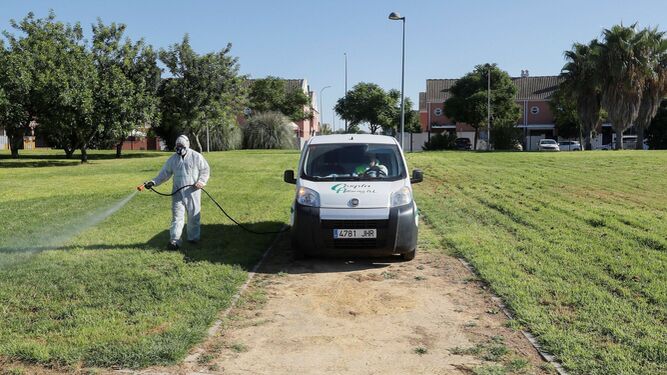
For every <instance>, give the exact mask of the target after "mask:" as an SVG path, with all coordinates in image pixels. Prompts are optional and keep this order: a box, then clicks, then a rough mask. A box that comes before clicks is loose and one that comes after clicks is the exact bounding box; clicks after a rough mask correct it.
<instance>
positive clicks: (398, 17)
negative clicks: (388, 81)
mask: <svg viewBox="0 0 667 375" xmlns="http://www.w3.org/2000/svg"><path fill="white" fill-rule="evenodd" d="M389 19H390V20H392V21H403V44H402V47H401V50H402V57H401V148H403V146H404V144H403V138H404V137H405V105H404V98H405V17H401V15H400V14H399V13H398V12H391V14H390V15H389Z"/></svg>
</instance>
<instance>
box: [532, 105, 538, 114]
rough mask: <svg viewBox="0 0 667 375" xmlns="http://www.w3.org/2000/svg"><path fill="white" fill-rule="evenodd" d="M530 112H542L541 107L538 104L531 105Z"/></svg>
mask: <svg viewBox="0 0 667 375" xmlns="http://www.w3.org/2000/svg"><path fill="white" fill-rule="evenodd" d="M530 113H532V114H534V115H536V114H538V113H540V107H538V106H536V105H534V106H532V107H530Z"/></svg>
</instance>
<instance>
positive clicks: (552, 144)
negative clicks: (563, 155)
mask: <svg viewBox="0 0 667 375" xmlns="http://www.w3.org/2000/svg"><path fill="white" fill-rule="evenodd" d="M537 147H538V150H540V151H560V147H558V142H556V141H554V140H553V139H540V143H538V145H537Z"/></svg>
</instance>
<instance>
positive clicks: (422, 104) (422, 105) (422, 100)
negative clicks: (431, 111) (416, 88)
mask: <svg viewBox="0 0 667 375" xmlns="http://www.w3.org/2000/svg"><path fill="white" fill-rule="evenodd" d="M419 111H420V112H424V111H426V93H425V92H423V91H422V92H420V93H419Z"/></svg>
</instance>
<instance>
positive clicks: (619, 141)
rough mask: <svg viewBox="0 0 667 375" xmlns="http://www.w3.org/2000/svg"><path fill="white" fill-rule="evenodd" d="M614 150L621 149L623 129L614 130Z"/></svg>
mask: <svg viewBox="0 0 667 375" xmlns="http://www.w3.org/2000/svg"><path fill="white" fill-rule="evenodd" d="M614 149H616V150H622V149H623V128H617V129H616V146H615V147H614Z"/></svg>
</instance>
